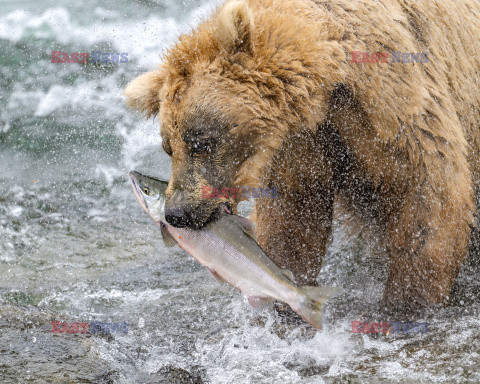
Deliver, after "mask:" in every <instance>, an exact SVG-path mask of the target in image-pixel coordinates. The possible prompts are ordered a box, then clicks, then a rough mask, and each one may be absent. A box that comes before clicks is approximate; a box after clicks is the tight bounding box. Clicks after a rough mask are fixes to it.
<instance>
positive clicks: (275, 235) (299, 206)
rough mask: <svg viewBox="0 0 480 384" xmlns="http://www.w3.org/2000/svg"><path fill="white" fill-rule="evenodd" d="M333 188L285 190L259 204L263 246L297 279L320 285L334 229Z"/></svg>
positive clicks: (257, 214) (257, 216)
mask: <svg viewBox="0 0 480 384" xmlns="http://www.w3.org/2000/svg"><path fill="white" fill-rule="evenodd" d="M333 197H334V194H333V191H329V190H326V189H322V190H320V191H315V192H312V191H309V192H308V193H307V192H303V193H301V192H298V191H292V192H288V193H284V192H282V191H279V193H278V197H277V198H274V199H261V200H258V201H257V202H256V205H255V213H254V217H255V221H256V223H257V226H256V233H257V239H258V243H259V244H260V246H261V247H262V248H263V250H264V251H265V252H266V254H267V255H268V256H269V257H270V258H271V259H272V260H273V262H274V263H275V264H276V265H277V266H279V267H280V268H282V269H288V270H290V271H291V272H292V273H293V275H294V277H295V282H296V283H298V284H305V285H317V283H316V278H317V276H318V274H319V272H320V268H321V264H322V260H323V257H324V255H325V250H326V246H327V241H328V239H329V237H330V235H331V232H332V217H333Z"/></svg>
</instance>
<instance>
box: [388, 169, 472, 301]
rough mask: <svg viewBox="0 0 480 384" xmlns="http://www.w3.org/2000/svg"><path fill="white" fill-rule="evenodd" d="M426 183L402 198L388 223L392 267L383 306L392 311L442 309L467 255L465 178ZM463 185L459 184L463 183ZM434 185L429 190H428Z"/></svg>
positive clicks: (467, 188)
mask: <svg viewBox="0 0 480 384" xmlns="http://www.w3.org/2000/svg"><path fill="white" fill-rule="evenodd" d="M450 181H451V182H452V183H449V180H448V178H446V177H445V178H444V179H443V180H442V182H441V183H440V184H443V185H439V184H437V185H435V184H434V183H432V182H429V181H428V180H426V181H424V182H423V183H422V185H421V186H418V185H417V186H415V188H412V190H411V191H410V192H409V193H408V194H407V196H406V198H405V200H404V201H403V204H402V208H401V209H399V210H398V212H396V213H395V214H394V215H392V217H391V218H390V221H389V223H388V228H387V237H386V241H387V242H386V246H387V249H388V251H389V253H390V257H391V264H390V271H389V276H388V281H387V285H386V289H385V292H384V302H385V303H386V304H387V305H388V306H391V307H394V308H397V309H418V308H421V307H426V306H428V305H429V304H446V303H447V301H448V299H449V297H450V292H451V289H452V286H453V284H454V281H455V278H456V277H457V275H458V272H459V270H460V267H461V264H462V262H463V260H464V259H465V257H466V255H467V253H468V245H469V236H470V226H469V223H470V222H471V217H472V206H471V203H470V196H471V188H470V185H469V183H468V175H466V177H461V176H460V175H458V177H457V178H456V181H457V182H456V183H453V180H452V179H450ZM462 181H463V182H462ZM432 184H433V185H432Z"/></svg>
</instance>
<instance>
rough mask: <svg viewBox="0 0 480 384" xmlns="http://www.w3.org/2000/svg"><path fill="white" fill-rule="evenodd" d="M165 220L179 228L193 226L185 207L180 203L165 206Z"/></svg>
mask: <svg viewBox="0 0 480 384" xmlns="http://www.w3.org/2000/svg"><path fill="white" fill-rule="evenodd" d="M165 220H166V221H167V223H168V224H170V225H172V226H174V227H177V228H180V227H191V226H192V224H193V223H192V222H191V219H190V217H189V215H187V213H186V212H185V209H184V208H183V207H181V206H179V205H174V206H171V207H167V208H165Z"/></svg>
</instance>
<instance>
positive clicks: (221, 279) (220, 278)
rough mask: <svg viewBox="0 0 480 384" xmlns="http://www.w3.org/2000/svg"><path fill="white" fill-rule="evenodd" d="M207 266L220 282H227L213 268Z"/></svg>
mask: <svg viewBox="0 0 480 384" xmlns="http://www.w3.org/2000/svg"><path fill="white" fill-rule="evenodd" d="M205 268H207V271H208V272H210V274H211V275H212V276H213V278H214V279H215V280H217V281H218V282H219V283H226V281H225V280H224V279H223V278H222V277H221V276H220V275H219V274H218V273H217V272H215V271H214V270H213V269H212V268H209V267H205Z"/></svg>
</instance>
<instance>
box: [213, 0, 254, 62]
mask: <svg viewBox="0 0 480 384" xmlns="http://www.w3.org/2000/svg"><path fill="white" fill-rule="evenodd" d="M217 20H218V21H217V31H218V37H219V39H220V42H221V44H222V45H223V46H224V47H225V48H226V49H227V50H228V51H229V52H232V53H235V52H238V51H243V52H248V53H251V52H252V49H253V46H252V31H253V26H254V24H253V14H252V11H251V10H250V8H249V7H248V5H247V4H246V2H245V1H243V0H232V1H229V2H227V3H226V4H225V5H224V6H223V7H222V8H221V9H220V12H219V14H218V18H217Z"/></svg>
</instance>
